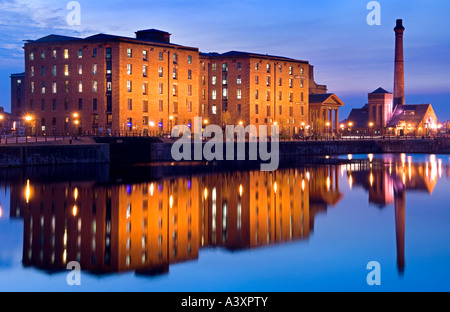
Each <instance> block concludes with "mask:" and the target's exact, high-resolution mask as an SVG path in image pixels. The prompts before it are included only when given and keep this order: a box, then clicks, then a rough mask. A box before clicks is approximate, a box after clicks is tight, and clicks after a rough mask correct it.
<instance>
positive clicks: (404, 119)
mask: <svg viewBox="0 0 450 312" xmlns="http://www.w3.org/2000/svg"><path fill="white" fill-rule="evenodd" d="M430 106H431V104H408V105H397V106H396V107H395V109H394V112H393V113H392V117H391V119H390V120H389V121H388V123H387V125H386V126H387V127H390V128H394V127H397V125H399V124H401V123H406V124H407V125H411V126H412V127H417V126H418V125H419V124H420V122H421V121H422V120H423V119H424V118H425V114H426V113H427V111H428V108H429V107H430Z"/></svg>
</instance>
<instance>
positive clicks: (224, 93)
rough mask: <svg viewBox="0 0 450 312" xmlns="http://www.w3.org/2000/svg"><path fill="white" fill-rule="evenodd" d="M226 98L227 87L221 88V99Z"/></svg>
mask: <svg viewBox="0 0 450 312" xmlns="http://www.w3.org/2000/svg"><path fill="white" fill-rule="evenodd" d="M226 99H228V88H223V89H222V100H226Z"/></svg>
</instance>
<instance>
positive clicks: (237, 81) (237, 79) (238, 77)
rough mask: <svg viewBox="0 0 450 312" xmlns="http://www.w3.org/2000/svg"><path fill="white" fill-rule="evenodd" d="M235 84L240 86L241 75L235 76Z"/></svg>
mask: <svg viewBox="0 0 450 312" xmlns="http://www.w3.org/2000/svg"><path fill="white" fill-rule="evenodd" d="M236 83H237V84H238V85H240V84H242V77H241V75H238V76H237V78H236Z"/></svg>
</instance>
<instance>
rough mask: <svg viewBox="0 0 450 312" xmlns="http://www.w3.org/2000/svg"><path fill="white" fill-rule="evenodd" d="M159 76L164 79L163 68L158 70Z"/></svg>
mask: <svg viewBox="0 0 450 312" xmlns="http://www.w3.org/2000/svg"><path fill="white" fill-rule="evenodd" d="M158 75H159V77H162V76H163V68H162V67H160V68H159V69H158Z"/></svg>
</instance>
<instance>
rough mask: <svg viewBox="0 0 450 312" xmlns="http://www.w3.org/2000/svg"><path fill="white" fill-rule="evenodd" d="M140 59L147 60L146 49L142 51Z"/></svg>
mask: <svg viewBox="0 0 450 312" xmlns="http://www.w3.org/2000/svg"><path fill="white" fill-rule="evenodd" d="M142 59H143V60H144V61H146V60H147V50H144V51H142Z"/></svg>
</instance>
